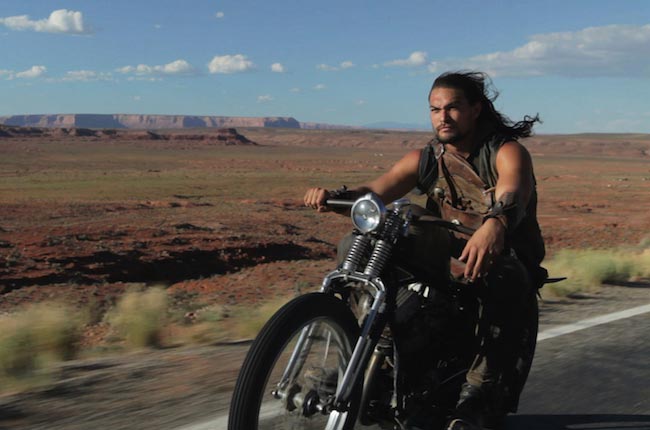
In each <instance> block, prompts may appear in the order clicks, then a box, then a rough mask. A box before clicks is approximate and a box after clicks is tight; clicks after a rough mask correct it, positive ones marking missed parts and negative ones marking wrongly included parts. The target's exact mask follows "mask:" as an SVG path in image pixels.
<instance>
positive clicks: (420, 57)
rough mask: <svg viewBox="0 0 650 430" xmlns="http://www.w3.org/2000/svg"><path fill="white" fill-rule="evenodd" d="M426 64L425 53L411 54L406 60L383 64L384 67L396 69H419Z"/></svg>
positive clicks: (416, 52)
mask: <svg viewBox="0 0 650 430" xmlns="http://www.w3.org/2000/svg"><path fill="white" fill-rule="evenodd" d="M425 64H427V53H426V52H423V51H415V52H412V53H411V55H409V56H408V58H406V59H401V60H393V61H389V62H387V63H385V64H384V65H385V66H389V67H390V66H396V67H420V66H424V65H425Z"/></svg>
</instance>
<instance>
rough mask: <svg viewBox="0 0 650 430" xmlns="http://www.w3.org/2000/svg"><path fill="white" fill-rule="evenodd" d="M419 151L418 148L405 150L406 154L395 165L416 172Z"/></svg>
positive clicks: (418, 162) (418, 163)
mask: <svg viewBox="0 0 650 430" xmlns="http://www.w3.org/2000/svg"><path fill="white" fill-rule="evenodd" d="M420 153H421V151H420V150H419V149H414V150H412V151H409V152H407V153H406V155H404V157H402V159H401V160H400V161H398V162H397V165H400V166H401V167H402V168H403V169H404V170H409V171H415V172H417V170H418V166H419V165H420Z"/></svg>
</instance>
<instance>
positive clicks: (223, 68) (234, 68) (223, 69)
mask: <svg viewBox="0 0 650 430" xmlns="http://www.w3.org/2000/svg"><path fill="white" fill-rule="evenodd" d="M254 68H255V64H253V62H252V61H251V60H249V59H248V57H246V56H245V55H242V54H236V55H222V56H216V57H214V58H213V59H212V60H211V61H210V63H208V69H209V70H210V73H223V74H230V73H242V72H247V71H249V70H253V69H254Z"/></svg>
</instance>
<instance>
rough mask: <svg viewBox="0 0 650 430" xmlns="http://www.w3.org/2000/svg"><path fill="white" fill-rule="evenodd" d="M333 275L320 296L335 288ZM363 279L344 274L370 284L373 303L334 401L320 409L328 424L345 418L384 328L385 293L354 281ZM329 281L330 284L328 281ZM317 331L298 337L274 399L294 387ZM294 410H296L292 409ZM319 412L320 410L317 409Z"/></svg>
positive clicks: (305, 330) (376, 286)
mask: <svg viewBox="0 0 650 430" xmlns="http://www.w3.org/2000/svg"><path fill="white" fill-rule="evenodd" d="M335 273H336V272H334V273H333V274H331V275H330V276H328V277H326V281H324V283H323V288H322V289H321V292H323V293H329V294H333V293H334V288H333V287H332V286H331V285H332V284H333V283H334V282H333V281H334V280H335V278H337V277H338V275H335ZM359 276H361V277H363V276H362V275H359V274H358V275H356V276H355V275H351V274H346V275H345V277H346V280H354V281H362V282H365V283H367V284H372V286H373V287H374V288H373V290H374V291H373V292H374V294H373V297H374V300H373V303H372V305H371V307H370V310H369V311H368V314H367V315H366V317H365V319H364V323H363V326H362V329H361V334H360V335H359V338H358V339H357V342H356V344H355V346H354V350H353V351H352V355H351V356H350V360H349V362H348V364H347V367H346V369H345V372H344V374H343V378H342V379H341V381H340V382H339V384H338V385H337V389H336V393H335V395H334V398H333V399H330V400H329V401H328V402H327V404H326V405H323V408H322V412H323V413H330V415H331V417H330V420H329V421H328V423H329V422H337V420H340V419H344V418H336V417H337V416H339V415H341V413H343V415H346V414H345V412H346V411H347V408H348V405H349V403H350V400H351V396H352V393H353V390H354V387H355V386H356V385H357V384H358V383H359V380H360V378H361V377H362V375H363V373H364V371H365V369H366V367H367V363H368V360H369V359H370V356H371V355H372V352H373V351H374V349H375V346H376V345H377V342H378V341H379V338H380V335H381V333H382V331H383V329H384V326H385V324H386V322H385V320H384V318H382V316H383V313H384V309H385V300H386V290H385V288H384V286H383V284H382V283H381V280H380V279H378V278H377V279H375V280H373V281H369V280H368V279H363V280H362V279H354V278H357V277H359ZM328 280H329V281H328ZM316 327H317V323H312V324H310V325H308V326H306V327H305V328H303V329H302V332H301V333H300V337H299V338H298V341H297V343H296V345H295V347H294V349H293V352H292V354H291V357H290V358H289V362H288V363H287V366H286V367H285V369H284V373H283V375H282V378H281V379H280V382H279V383H278V385H277V388H276V389H275V390H274V392H273V394H274V396H275V397H276V398H286V397H288V396H290V394H289V393H288V390H289V391H290V390H291V388H292V385H293V381H295V380H296V378H297V377H298V375H299V374H300V372H301V370H302V368H303V366H304V364H305V359H306V357H307V356H308V355H309V350H310V348H311V346H312V340H311V339H312V335H313V332H314V330H315V329H316ZM289 403H291V402H290V401H289V402H288V406H287V407H290V406H289ZM294 407H295V406H294ZM319 409H320V408H319ZM329 428H332V429H335V428H338V427H337V426H336V425H332V426H331V427H330V425H329V424H328V427H326V429H329Z"/></svg>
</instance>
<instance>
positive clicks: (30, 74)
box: [10, 66, 47, 79]
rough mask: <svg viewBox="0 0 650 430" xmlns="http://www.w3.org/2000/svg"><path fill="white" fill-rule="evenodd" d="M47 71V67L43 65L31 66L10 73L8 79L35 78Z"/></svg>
mask: <svg viewBox="0 0 650 430" xmlns="http://www.w3.org/2000/svg"><path fill="white" fill-rule="evenodd" d="M46 72H47V67H45V66H32V67H31V68H29V69H27V70H25V71H22V72H18V73H15V74H13V75H10V79H13V78H17V79H35V78H40V77H41V76H43V75H45V73H46Z"/></svg>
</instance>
